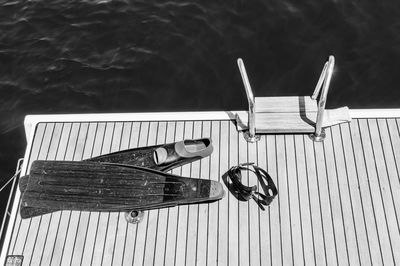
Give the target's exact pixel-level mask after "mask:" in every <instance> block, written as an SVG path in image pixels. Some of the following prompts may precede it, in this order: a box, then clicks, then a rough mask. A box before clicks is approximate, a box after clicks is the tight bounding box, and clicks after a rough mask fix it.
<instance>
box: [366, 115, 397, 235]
mask: <svg viewBox="0 0 400 266" xmlns="http://www.w3.org/2000/svg"><path fill="white" fill-rule="evenodd" d="M377 123H378V126H379V128H378V129H379V131H378V133H379V135H380V144H381V148H382V153H383V157H381V159H382V160H383V161H382V162H384V166H385V168H384V171H385V172H386V176H387V178H388V182H389V185H390V186H389V187H390V192H391V193H390V194H391V196H392V197H393V199H392V201H393V205H394V211H395V214H396V224H397V230H398V234H399V236H400V231H399V215H400V194H399V193H393V192H395V191H400V182H399V173H398V166H397V162H396V158H395V155H394V152H393V146H392V145H393V144H392V140H391V136H390V133H389V129H388V122H387V120H386V119H378V120H377ZM371 133H372V132H371ZM379 150H380V149H379Z"/></svg>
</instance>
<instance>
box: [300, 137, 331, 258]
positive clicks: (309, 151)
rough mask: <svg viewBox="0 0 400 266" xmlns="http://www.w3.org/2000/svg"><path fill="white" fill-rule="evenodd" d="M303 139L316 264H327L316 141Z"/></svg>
mask: <svg viewBox="0 0 400 266" xmlns="http://www.w3.org/2000/svg"><path fill="white" fill-rule="evenodd" d="M303 141H304V143H303V144H304V153H305V160H306V164H307V168H306V175H307V182H308V189H309V191H308V193H309V195H310V202H311V204H310V209H311V219H312V224H313V235H314V248H315V261H316V265H327V264H328V260H327V256H326V254H327V252H326V241H325V234H324V223H323V218H322V210H321V208H322V206H321V195H320V190H319V182H318V175H317V169H316V160H315V151H314V142H313V141H312V140H311V139H310V138H309V137H308V136H303ZM324 207H325V206H324Z"/></svg>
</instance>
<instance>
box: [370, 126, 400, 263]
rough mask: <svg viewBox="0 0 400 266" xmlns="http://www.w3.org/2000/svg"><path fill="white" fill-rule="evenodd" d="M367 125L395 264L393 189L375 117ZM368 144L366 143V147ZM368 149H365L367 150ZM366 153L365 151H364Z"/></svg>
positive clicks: (397, 238) (398, 242) (398, 235)
mask: <svg viewBox="0 0 400 266" xmlns="http://www.w3.org/2000/svg"><path fill="white" fill-rule="evenodd" d="M367 127H368V132H369V138H370V142H371V147H370V148H371V151H372V158H371V159H372V160H373V162H374V163H373V164H374V165H373V166H374V168H375V169H374V171H375V174H376V178H377V179H378V185H379V187H380V192H381V201H382V203H383V207H384V214H385V218H386V222H387V225H386V226H387V232H388V237H389V242H390V246H391V248H392V250H391V252H392V254H391V255H392V259H393V263H394V264H397V263H399V261H396V257H400V249H398V248H396V247H399V246H400V229H399V223H398V219H397V214H396V209H395V206H394V198H393V191H392V185H391V182H390V179H389V178H388V173H387V168H386V166H387V164H386V160H385V158H384V156H383V151H382V141H381V134H380V130H379V129H378V124H377V120H376V119H368V120H367ZM368 146H369V145H367V147H368ZM367 150H368V149H365V151H367ZM366 154H367V152H366ZM370 155H371V154H370Z"/></svg>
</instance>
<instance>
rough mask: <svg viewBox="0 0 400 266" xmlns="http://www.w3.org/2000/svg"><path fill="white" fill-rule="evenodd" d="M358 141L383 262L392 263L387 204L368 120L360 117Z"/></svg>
mask: <svg viewBox="0 0 400 266" xmlns="http://www.w3.org/2000/svg"><path fill="white" fill-rule="evenodd" d="M358 126H359V133H360V137H361V139H360V141H361V143H362V146H363V147H362V151H363V157H364V161H365V166H366V171H367V172H366V173H367V178H368V184H369V189H370V193H371V196H372V201H373V203H372V204H373V210H374V213H375V219H376V222H377V228H378V236H379V242H380V244H381V247H382V256H383V262H384V263H385V264H392V263H394V261H393V259H394V258H393V247H392V244H391V242H390V235H389V231H388V217H387V211H388V210H387V206H385V202H384V194H383V193H382V182H381V181H380V179H379V178H378V176H377V172H376V165H375V163H374V158H373V157H374V154H373V150H372V143H371V138H370V134H369V132H368V131H366V130H369V126H368V120H366V119H361V120H359V121H358Z"/></svg>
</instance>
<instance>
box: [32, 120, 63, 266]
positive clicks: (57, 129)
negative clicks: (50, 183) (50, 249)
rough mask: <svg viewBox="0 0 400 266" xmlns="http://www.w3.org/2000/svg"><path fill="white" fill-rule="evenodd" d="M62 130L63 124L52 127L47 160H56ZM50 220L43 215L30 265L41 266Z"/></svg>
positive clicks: (49, 217) (48, 216)
mask: <svg viewBox="0 0 400 266" xmlns="http://www.w3.org/2000/svg"><path fill="white" fill-rule="evenodd" d="M62 128H63V123H56V124H55V125H54V130H53V137H52V139H51V141H50V143H51V144H50V147H49V151H48V154H47V158H46V159H48V160H54V159H56V155H57V151H58V143H59V141H60V138H61V134H62ZM52 218H53V214H52V213H51V214H48V215H44V216H43V218H42V220H43V221H42V223H41V226H40V229H39V230H40V231H39V232H38V235H39V237H38V239H37V240H36V241H37V243H36V245H35V247H34V250H33V252H32V258H31V264H32V265H40V264H41V260H42V256H43V251H44V247H45V245H46V243H47V239H48V235H49V234H48V233H49V226H50V225H51V224H52V223H51V222H52ZM43 236H44V237H43Z"/></svg>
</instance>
